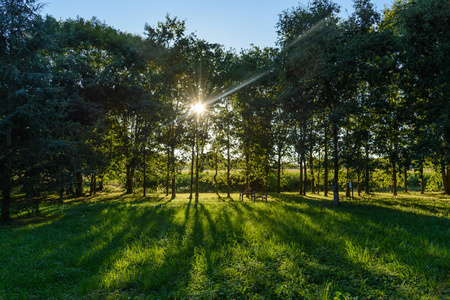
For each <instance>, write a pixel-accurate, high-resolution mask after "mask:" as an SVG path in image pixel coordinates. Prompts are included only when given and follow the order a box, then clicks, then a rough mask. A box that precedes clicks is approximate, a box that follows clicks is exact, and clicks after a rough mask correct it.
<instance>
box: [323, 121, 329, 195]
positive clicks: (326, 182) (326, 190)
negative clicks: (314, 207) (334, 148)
mask: <svg viewBox="0 0 450 300" xmlns="http://www.w3.org/2000/svg"><path fill="white" fill-rule="evenodd" d="M324 144H325V156H324V158H323V163H324V165H325V166H324V172H325V173H324V182H323V195H324V196H325V197H326V196H328V126H325V136H324Z"/></svg>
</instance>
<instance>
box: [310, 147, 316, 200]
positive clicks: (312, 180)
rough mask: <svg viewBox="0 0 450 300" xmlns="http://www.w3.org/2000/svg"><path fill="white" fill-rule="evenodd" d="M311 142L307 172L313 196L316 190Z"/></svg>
mask: <svg viewBox="0 0 450 300" xmlns="http://www.w3.org/2000/svg"><path fill="white" fill-rule="evenodd" d="M312 144H313V142H312V139H311V145H310V147H309V172H310V173H311V176H310V178H311V193H313V194H315V193H316V189H315V186H314V160H313V159H314V157H313V146H312Z"/></svg>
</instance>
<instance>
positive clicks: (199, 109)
mask: <svg viewBox="0 0 450 300" xmlns="http://www.w3.org/2000/svg"><path fill="white" fill-rule="evenodd" d="M205 109H206V108H205V104H203V103H200V102H197V103H195V104H192V112H193V113H195V114H201V113H203V112H204V111H205Z"/></svg>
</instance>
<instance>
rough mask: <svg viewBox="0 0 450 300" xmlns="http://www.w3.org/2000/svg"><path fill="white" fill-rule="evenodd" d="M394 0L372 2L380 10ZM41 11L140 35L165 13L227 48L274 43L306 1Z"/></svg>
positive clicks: (233, 0) (165, 1)
mask: <svg viewBox="0 0 450 300" xmlns="http://www.w3.org/2000/svg"><path fill="white" fill-rule="evenodd" d="M392 1H393V0H372V3H374V4H375V5H376V7H377V9H378V10H379V11H382V10H383V8H384V6H385V4H386V5H388V6H391V3H392ZM41 2H42V3H45V4H46V5H45V7H44V9H43V11H42V13H43V14H49V15H52V16H54V17H55V18H57V19H60V18H62V19H67V18H73V19H74V18H76V17H77V16H80V17H82V18H85V19H91V18H92V17H93V16H95V17H97V18H98V19H99V20H101V21H104V22H105V23H106V24H108V25H110V26H112V27H114V28H116V29H119V30H121V31H124V32H129V33H134V34H142V33H143V32H144V25H145V23H148V24H150V25H151V26H155V25H156V24H157V22H158V21H164V19H165V15H166V14H167V13H169V14H170V15H171V16H172V17H178V18H179V19H181V20H185V21H186V28H187V33H191V32H195V33H196V35H197V37H199V38H201V39H205V40H206V41H208V42H212V43H219V44H222V45H224V46H225V48H227V49H229V48H235V49H236V50H238V51H239V50H240V49H241V48H244V49H245V48H249V47H250V44H254V45H256V46H259V47H265V46H269V47H273V46H275V41H276V39H277V34H276V28H275V26H276V24H277V22H278V15H279V14H280V13H281V12H282V11H284V10H286V9H289V8H292V7H296V6H298V5H299V3H300V4H302V5H306V4H307V0H301V1H298V0H259V1H258V0H185V1H183V0H125V1H124V0H77V1H69V0H41ZM335 2H337V3H338V4H339V5H341V7H342V8H341V17H347V16H348V15H350V14H351V12H352V11H353V9H352V3H353V2H352V1H351V0H335Z"/></svg>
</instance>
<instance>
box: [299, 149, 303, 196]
mask: <svg viewBox="0 0 450 300" xmlns="http://www.w3.org/2000/svg"><path fill="white" fill-rule="evenodd" d="M298 164H299V169H300V178H299V180H300V184H299V190H298V193H299V194H300V195H303V159H302V156H301V155H300V154H299V157H298Z"/></svg>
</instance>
